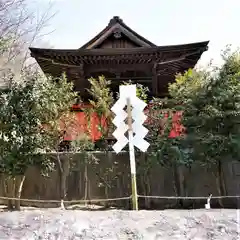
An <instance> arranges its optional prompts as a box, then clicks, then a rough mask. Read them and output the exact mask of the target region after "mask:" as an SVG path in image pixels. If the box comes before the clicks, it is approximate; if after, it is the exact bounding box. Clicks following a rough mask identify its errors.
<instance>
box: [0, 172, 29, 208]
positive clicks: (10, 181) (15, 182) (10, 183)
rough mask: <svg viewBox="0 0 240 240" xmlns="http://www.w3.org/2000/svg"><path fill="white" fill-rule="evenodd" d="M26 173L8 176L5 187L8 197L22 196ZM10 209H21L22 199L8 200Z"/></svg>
mask: <svg viewBox="0 0 240 240" xmlns="http://www.w3.org/2000/svg"><path fill="white" fill-rule="evenodd" d="M24 180H25V175H19V176H16V177H9V176H7V177H6V178H5V181H4V189H5V193H6V197H8V198H18V199H20V198H21V194H22V188H23V183H24ZM7 207H8V210H18V211H19V210H20V200H8V204H7Z"/></svg>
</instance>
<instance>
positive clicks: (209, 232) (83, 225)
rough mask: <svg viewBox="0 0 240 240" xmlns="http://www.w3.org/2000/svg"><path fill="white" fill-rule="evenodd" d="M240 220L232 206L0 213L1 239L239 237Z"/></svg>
mask: <svg viewBox="0 0 240 240" xmlns="http://www.w3.org/2000/svg"><path fill="white" fill-rule="evenodd" d="M239 211H240V210H239ZM237 220H238V214H237V210H229V209H210V210H205V209H202V210H164V211H138V212H131V211H120V210H109V211H80V210H60V209H43V210H24V211H21V212H1V213H0V239H1V240H3V239H12V240H14V239H24V240H33V239H34V240H36V239H38V240H40V239H54V240H67V239H105V240H106V239H108V240H115V239H123V240H128V239H146V240H157V239H161V240H167V239H169V240H170V239H171V240H174V239H181V240H184V239H189V240H190V239H191V240H194V239H196V240H197V239H198V240H200V239H217V240H221V239H224V240H230V239H231V240H233V239H236V240H237V239H240V235H239V236H238V235H237V232H238V221H237ZM239 222H240V220H239ZM239 230H240V229H239Z"/></svg>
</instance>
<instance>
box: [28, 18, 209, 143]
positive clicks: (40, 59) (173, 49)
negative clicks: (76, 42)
mask: <svg viewBox="0 0 240 240" xmlns="http://www.w3.org/2000/svg"><path fill="white" fill-rule="evenodd" d="M208 43H209V41H204V42H197V43H190V44H182V45H169V46H157V45H155V44H154V43H152V42H150V41H149V40H147V39H146V38H144V37H142V36H141V35H139V34H138V33H136V32H135V31H134V30H132V29H131V28H130V27H129V26H127V25H126V24H125V23H124V22H123V21H122V19H121V18H119V17H117V16H115V17H113V18H112V19H111V20H110V21H109V23H108V25H107V26H106V27H105V28H104V29H103V30H102V31H101V32H100V33H98V34H97V35H96V36H95V37H94V38H92V39H91V40H90V41H88V42H87V43H85V44H84V45H83V46H82V47H80V48H78V49H44V48H33V47H32V48H30V51H31V56H32V57H34V58H35V59H36V61H37V63H38V64H39V66H40V67H41V69H42V71H43V72H44V73H45V74H50V75H52V76H53V77H59V76H61V75H62V74H63V73H65V74H66V76H67V78H68V79H69V80H71V81H73V83H74V88H75V91H77V92H79V95H80V96H81V99H82V100H85V101H86V102H88V99H89V98H91V97H90V96H89V93H88V91H87V90H86V89H88V88H89V87H90V84H89V81H88V79H89V78H90V77H98V76H101V75H104V76H105V77H106V78H107V79H108V80H111V90H112V91H113V93H116V92H118V89H119V85H120V84H121V83H122V82H123V81H128V80H131V81H132V82H133V83H140V84H142V85H144V86H146V87H148V89H149V98H150V99H151V98H152V97H160V98H161V97H166V96H168V84H169V83H171V82H173V81H174V80H175V75H176V74H177V73H183V72H185V71H186V70H188V69H189V68H194V66H195V65H196V63H197V62H198V60H199V59H200V57H201V55H202V54H203V52H204V51H206V50H207V48H208ZM80 110H81V109H76V108H75V111H76V118H77V122H79V123H80V125H81V126H82V125H84V124H85V125H86V126H85V128H87V124H86V123H85V122H86V118H85V116H84V113H83V112H81V111H80ZM91 121H92V124H91V126H92V129H91V134H92V136H91V137H92V139H93V140H94V141H95V140H97V139H100V137H101V133H100V132H99V130H98V127H97V125H98V122H99V119H97V118H96V116H93V117H92V120H91ZM79 131H81V130H80V129H79ZM76 132H78V131H75V130H74V131H70V130H69V131H68V133H67V136H66V137H65V140H66V141H71V140H73V139H74V134H75V135H76Z"/></svg>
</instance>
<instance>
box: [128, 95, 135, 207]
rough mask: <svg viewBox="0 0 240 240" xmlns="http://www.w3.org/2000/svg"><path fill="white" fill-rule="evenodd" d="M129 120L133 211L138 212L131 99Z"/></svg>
mask: <svg viewBox="0 0 240 240" xmlns="http://www.w3.org/2000/svg"><path fill="white" fill-rule="evenodd" d="M127 114H128V117H127V120H128V140H129V157H130V168H131V182H132V206H133V210H138V195H137V181H136V162H135V153H134V145H133V129H132V114H131V102H130V98H127Z"/></svg>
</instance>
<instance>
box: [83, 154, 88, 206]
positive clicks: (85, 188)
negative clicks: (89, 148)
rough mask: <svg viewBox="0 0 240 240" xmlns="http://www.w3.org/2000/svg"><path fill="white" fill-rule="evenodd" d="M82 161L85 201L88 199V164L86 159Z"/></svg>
mask: <svg viewBox="0 0 240 240" xmlns="http://www.w3.org/2000/svg"><path fill="white" fill-rule="evenodd" d="M84 160H85V161H84V163H85V164H84V200H85V201H86V200H87V199H88V166H87V165H88V162H87V158H86V157H84ZM85 205H87V202H85Z"/></svg>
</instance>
